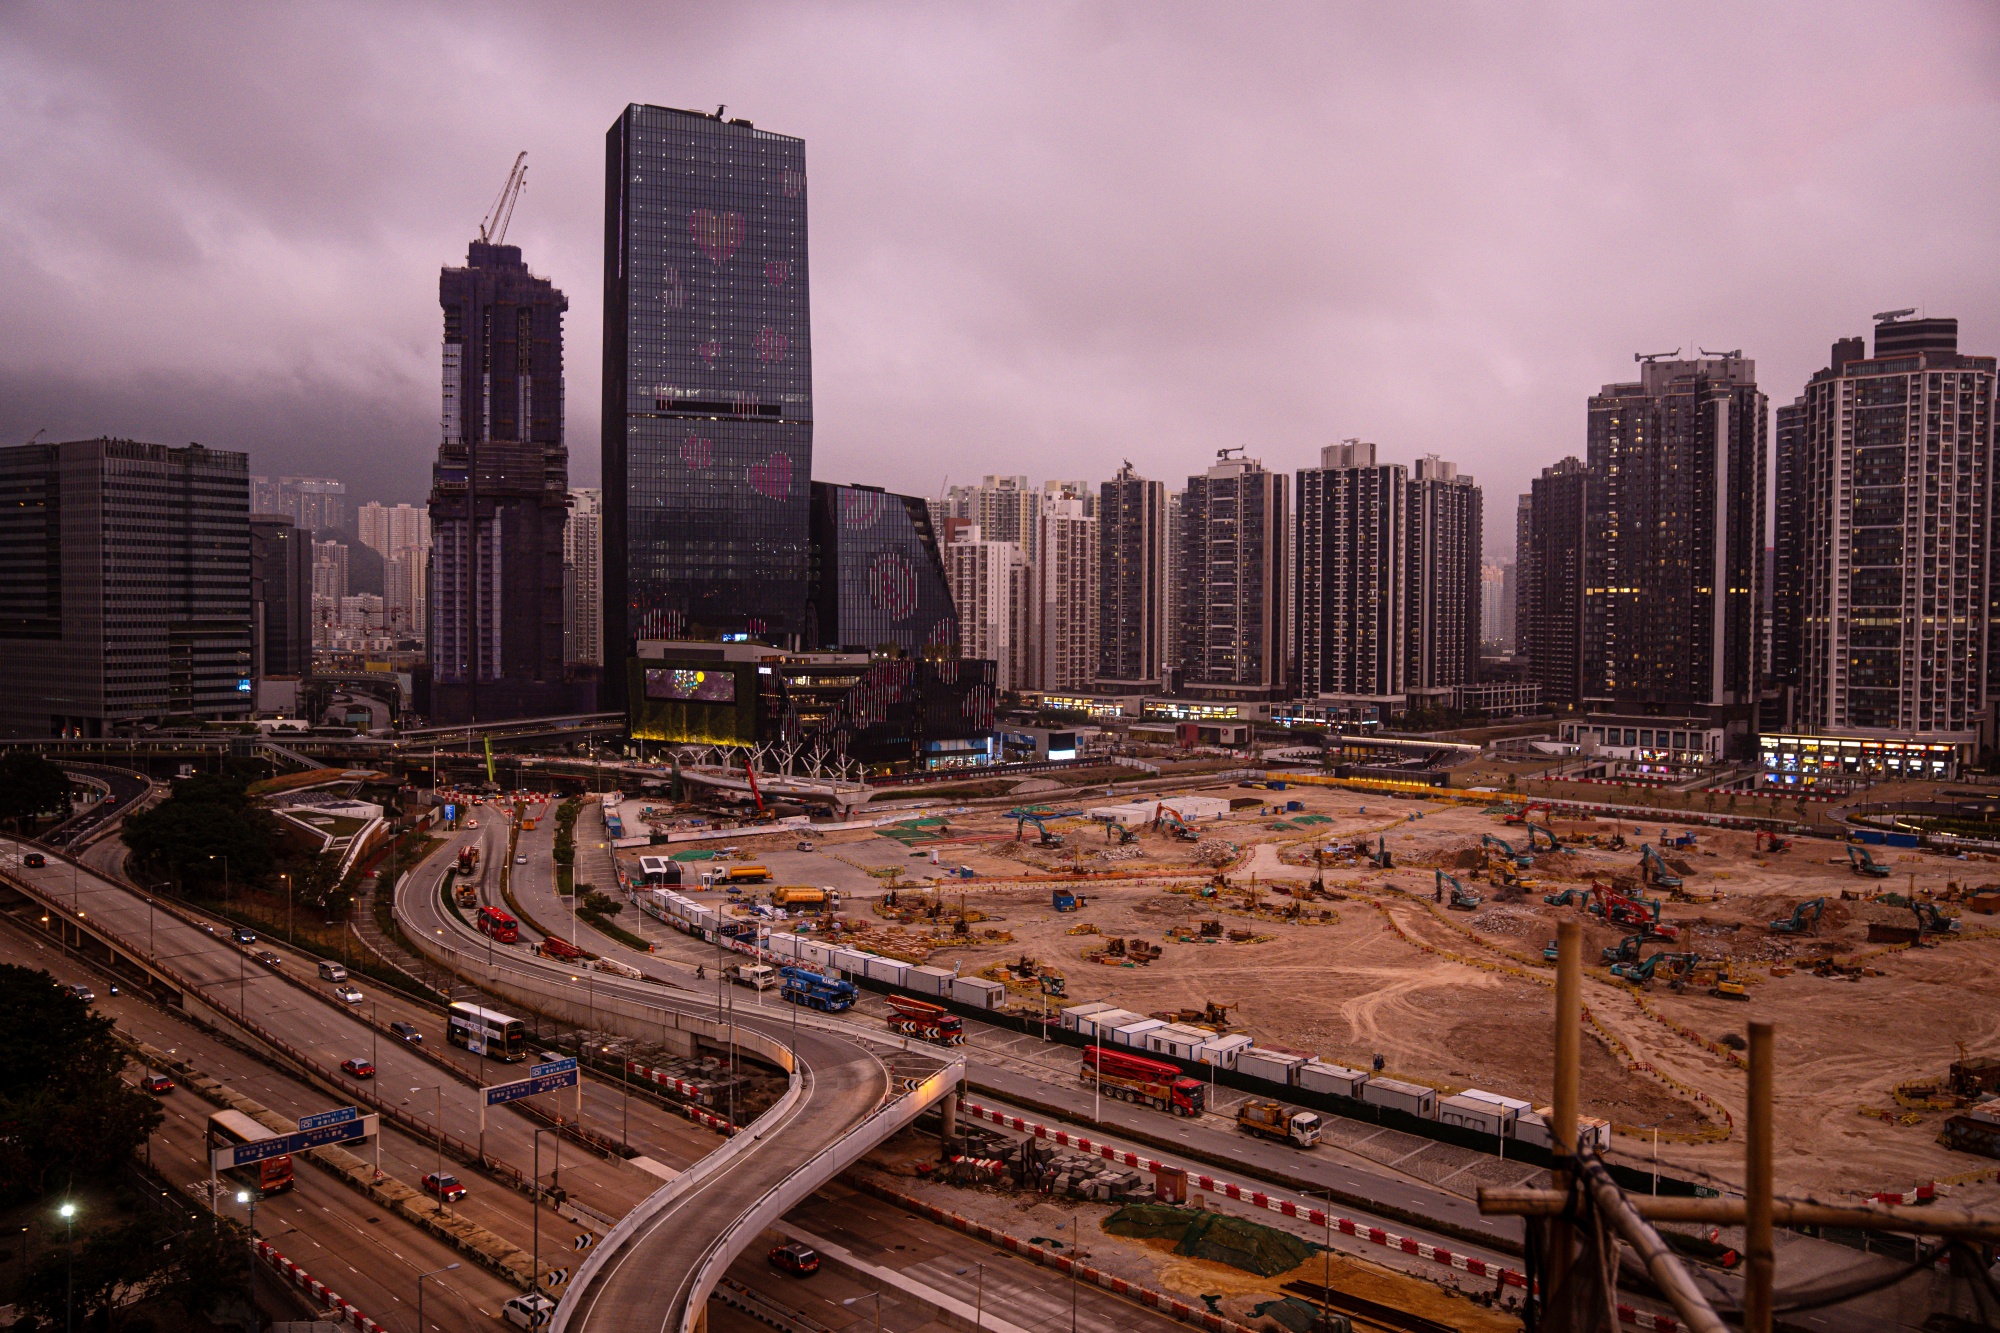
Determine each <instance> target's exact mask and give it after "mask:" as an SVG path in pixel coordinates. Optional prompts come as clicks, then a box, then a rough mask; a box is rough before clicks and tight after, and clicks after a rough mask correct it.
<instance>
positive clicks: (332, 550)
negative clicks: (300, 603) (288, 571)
mask: <svg viewBox="0 0 2000 1333" xmlns="http://www.w3.org/2000/svg"><path fill="white" fill-rule="evenodd" d="M312 553H313V563H312V578H313V593H312V595H313V596H314V597H324V598H325V599H326V600H327V601H330V602H337V601H339V600H340V599H341V598H343V597H345V596H347V543H346V542H339V541H331V540H329V541H323V542H317V541H316V542H314V543H313V544H312Z"/></svg>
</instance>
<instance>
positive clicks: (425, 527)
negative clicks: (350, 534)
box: [354, 500, 431, 560]
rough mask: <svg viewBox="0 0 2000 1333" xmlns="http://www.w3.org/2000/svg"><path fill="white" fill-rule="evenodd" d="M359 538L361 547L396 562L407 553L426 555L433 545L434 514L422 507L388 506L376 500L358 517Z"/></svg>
mask: <svg viewBox="0 0 2000 1333" xmlns="http://www.w3.org/2000/svg"><path fill="white" fill-rule="evenodd" d="M354 526H355V535H356V536H357V537H359V538H360V541H361V544H362V545H363V546H366V547H367V548H368V549H369V550H371V551H373V552H375V553H376V554H377V555H379V556H381V557H382V558H383V559H384V560H393V559H395V558H396V557H397V556H399V555H402V554H403V553H405V552H406V551H423V550H426V549H428V548H429V546H430V544H431V514H430V510H428V509H426V508H424V507H423V506H421V505H409V504H399V505H385V504H380V503H378V502H376V501H374V500H370V501H369V502H368V503H367V504H365V505H362V506H361V508H360V509H358V510H356V511H355V514H354Z"/></svg>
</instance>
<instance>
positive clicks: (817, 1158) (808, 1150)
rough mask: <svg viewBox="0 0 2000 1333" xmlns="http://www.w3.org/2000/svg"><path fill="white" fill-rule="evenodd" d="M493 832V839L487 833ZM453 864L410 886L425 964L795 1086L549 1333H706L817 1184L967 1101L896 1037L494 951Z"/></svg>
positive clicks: (643, 1220) (406, 909)
mask: <svg viewBox="0 0 2000 1333" xmlns="http://www.w3.org/2000/svg"><path fill="white" fill-rule="evenodd" d="M481 831H482V832H489V830H481ZM445 861H446V858H445V857H442V856H440V857H434V858H432V860H431V861H430V862H427V863H426V864H425V865H423V866H421V867H419V868H418V869H417V870H416V871H415V872H413V873H411V874H410V875H408V876H406V877H405V878H404V880H403V882H402V883H401V884H400V885H398V887H397V893H396V915H397V919H398V921H399V922H400V923H401V925H402V928H403V931H404V934H405V936H406V938H407V939H408V940H409V942H410V943H411V944H412V945H413V946H414V947H415V948H416V949H417V950H418V952H420V953H423V954H425V955H427V956H428V957H429V958H430V959H431V960H432V961H433V962H436V963H438V964H439V965H441V966H443V967H445V968H447V969H449V970H450V971H452V972H453V973H455V974H456V975H458V976H459V977H461V978H462V979H464V980H466V981H469V982H472V983H474V984H476V985H479V986H481V987H483V988H485V989H487V990H490V991H492V992H494V993H496V994H499V995H504V996H507V997H509V998H510V999H512V1000H514V1001H515V1002H517V1003H519V1004H522V1005H524V1006H527V1007H530V1008H533V1009H535V1010H537V1011H539V1012H542V1013H545V1014H548V1015H550V1016H552V1017H558V1018H561V1019H562V1020H564V1021H566V1022H571V1023H577V1024H584V1025H587V1026H589V1027H590V1028H592V1029H594V1030H597V1031H609V1032H623V1033H626V1034H628V1035H634V1036H644V1037H646V1038H647V1039H649V1040H657V1041H659V1042H660V1043H661V1044H662V1045H666V1046H668V1047H670V1048H677V1049H681V1050H683V1051H685V1052H687V1053H688V1054H693V1053H695V1051H696V1050H698V1049H700V1048H701V1047H702V1046H703V1045H708V1046H711V1047H722V1046H727V1045H734V1046H735V1047H736V1048H737V1049H739V1050H741V1051H744V1052H747V1053H749V1054H751V1055H754V1056H755V1057H757V1058H758V1059H761V1060H764V1061H766V1062H768V1063H770V1064H772V1065H775V1066H777V1067H778V1068H780V1069H783V1070H785V1071H787V1073H788V1075H789V1080H790V1085H789V1088H788V1090H787V1091H786V1093H785V1095H784V1096H783V1097H782V1098H781V1099H780V1100H779V1101H778V1103H777V1104H776V1105H774V1106H773V1107H772V1108H771V1109H770V1110H768V1111H766V1112H765V1113H764V1114H763V1115H762V1116H760V1117H758V1118H757V1120H755V1121H754V1122H752V1123H751V1124H750V1125H749V1126H748V1127H747V1128H746V1129H745V1130H744V1131H743V1132H741V1133H739V1134H738V1135H736V1136H735V1137H734V1138H732V1139H730V1140H729V1141H727V1142H726V1143H725V1144H723V1145H722V1146H721V1147H720V1148H718V1149H717V1150H716V1151H714V1152H712V1153H710V1154H709V1155H708V1156H707V1157H705V1158H703V1159H702V1160H701V1161H700V1162H698V1163H696V1164H695V1165H694V1166H693V1167H692V1168H690V1169H689V1170H688V1171H687V1172H685V1173H684V1174H682V1175H681V1176H680V1177H678V1178H677V1179H675V1180H674V1181H672V1182H671V1183H669V1184H667V1185H665V1186H663V1187H662V1188H661V1189H659V1190H658V1191H656V1192H655V1193H654V1194H653V1195H652V1196H651V1197H650V1198H648V1199H647V1200H645V1202H643V1203H641V1204H640V1205H639V1206H638V1207H637V1208H635V1209H634V1210H633V1211H632V1212H631V1213H629V1214H628V1215H627V1216H626V1217H625V1219H624V1220H623V1221H622V1222H620V1223H619V1225H618V1226H617V1227H616V1228H615V1229H614V1230H613V1231H612V1232H611V1234H610V1235H609V1236H607V1237H606V1238H605V1240H604V1242H603V1243H602V1244H600V1245H599V1246H598V1247H597V1248H596V1249H595V1250H594V1251H593V1252H592V1255H591V1258H590V1259H589V1260H588V1261H587V1262H586V1264H585V1265H584V1267H583V1269H582V1270H581V1271H579V1272H578V1273H577V1275H576V1276H575V1277H574V1278H573V1279H572V1280H571V1282H570V1284H569V1288H568V1291H567V1292H566V1294H565V1295H564V1297H563V1299H562V1302H561V1305H560V1306H559V1308H558V1310H557V1312H556V1318H555V1321H554V1324H553V1325H552V1329H553V1333H581V1330H584V1329H588V1330H589V1331H590V1333H660V1331H661V1330H663V1329H666V1330H679V1331H680V1333H694V1331H695V1330H697V1329H701V1328H704V1327H705V1325H706V1317H707V1316H706V1311H707V1302H708V1294H709V1292H710V1290H712V1289H713V1287H714V1285H715V1283H716V1281H717V1280H718V1279H719V1278H720V1277H721V1276H722V1273H723V1271H724V1270H725V1269H726V1268H727V1267H728V1266H729V1264H730V1262H731V1261H733V1260H734V1259H735V1258H736V1257H737V1256H738V1255H740V1254H741V1253H742V1252H743V1251H744V1250H745V1249H746V1248H747V1247H748V1246H749V1245H750V1244H751V1243H752V1242H754V1241H755V1240H756V1238H757V1236H758V1234H759V1233H760V1232H761V1231H762V1230H763V1229H764V1228H765V1227H766V1226H769V1225H771V1224H772V1223H774V1222H776V1221H777V1220H778V1219H779V1218H780V1217H782V1216H783V1215H784V1214H785V1213H786V1212H787V1211H789V1210H790V1209H791V1208H792V1207H793V1206H794V1205H796V1204H797V1203H799V1202H800V1201H802V1200H803V1199H804V1198H805V1197H806V1196H807V1195H809V1194H810V1193H811V1192H812V1191H813V1190H815V1189H817V1188H818V1187H819V1186H820V1185H822V1184H824V1183H826V1182H827V1181H828V1180H831V1179H833V1178H834V1177H835V1176H837V1175H838V1174H839V1173H840V1172H841V1171H843V1170H845V1169H846V1168H847V1167H848V1166H850V1165H852V1164H853V1163H854V1162H856V1161H858V1160H859V1159H860V1158H861V1157H862V1156H863V1155H864V1154H866V1153H867V1152H868V1151H869V1150H870V1149H872V1148H874V1147H875V1146H876V1145H877V1144H879V1143H881V1142H882V1141H884V1140H885V1139H887V1138H889V1137H890V1136H891V1135H893V1134H895V1133H896V1132H897V1131H899V1130H900V1129H902V1128H903V1127H904V1126H906V1125H908V1124H909V1123H910V1122H911V1121H912V1120H914V1119H915V1118H916V1117H917V1115H918V1114H919V1113H921V1112H922V1111H923V1110H924V1109H925V1108H927V1107H928V1106H930V1105H932V1104H933V1103H935V1102H938V1101H941V1100H944V1099H945V1098H947V1097H955V1095H956V1091H957V1088H958V1086H959V1084H960V1082H961V1080H962V1077H963V1070H964V1066H963V1063H962V1062H959V1061H950V1062H947V1060H946V1058H945V1056H944V1053H943V1052H941V1051H939V1050H938V1049H937V1048H935V1047H928V1046H923V1045H922V1044H921V1043H916V1042H905V1041H903V1040H901V1039H898V1038H895V1037H893V1036H891V1035H890V1034H888V1033H884V1034H882V1040H880V1041H879V1042H877V1041H874V1040H869V1041H863V1040H860V1039H858V1038H857V1037H855V1036H853V1035H850V1034H849V1033H848V1032H847V1031H846V1030H845V1025H842V1024H839V1023H834V1022H828V1021H826V1020H823V1019H820V1018H818V1017H817V1016H815V1015H811V1014H801V1013H799V1012H797V1011H789V1012H786V1013H783V1014H778V1013H772V1012H769V1011H765V1012H761V1013H760V1012H757V1011H754V1010H744V1011H730V1010H726V1009H724V1010H720V1011H719V1010H718V1006H717V1004H716V1002H715V1000H713V999H710V998H704V997H699V996H696V995H694V994H692V993H691V992H688V991H685V990H681V989H679V988H678V987H677V986H674V985H673V984H672V983H671V981H670V980H669V978H668V973H667V969H665V968H663V967H659V966H657V965H649V962H648V960H646V959H644V958H643V957H637V956H635V957H634V961H635V962H637V964H638V966H639V967H640V969H641V971H642V972H645V973H647V976H646V978H645V979H643V980H637V981H634V980H631V979H629V978H623V977H619V976H616V975H613V974H610V973H601V972H581V971H578V970H577V969H576V968H575V967H574V966H573V965H571V964H565V963H559V962H555V961H552V960H549V959H545V958H542V957H540V956H538V955H535V954H532V953H529V952H527V951H526V949H524V948H520V947H509V946H504V945H503V946H498V947H495V946H494V945H493V944H492V942H491V941H490V940H489V939H487V938H486V937H485V936H483V935H480V934H479V933H478V932H476V931H474V930H473V929H472V928H471V927H469V926H468V925H466V923H465V922H464V921H462V920H461V919H460V918H459V917H458V915H457V914H456V913H455V912H453V911H451V910H449V909H448V908H447V907H446V906H445V905H444V901H443V897H442V892H441V881H442V877H443V873H444V866H445Z"/></svg>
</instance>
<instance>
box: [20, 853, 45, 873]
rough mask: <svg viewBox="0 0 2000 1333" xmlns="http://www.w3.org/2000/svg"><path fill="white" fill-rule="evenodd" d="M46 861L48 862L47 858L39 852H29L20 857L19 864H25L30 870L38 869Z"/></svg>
mask: <svg viewBox="0 0 2000 1333" xmlns="http://www.w3.org/2000/svg"><path fill="white" fill-rule="evenodd" d="M48 863H49V858H48V857H46V856H43V855H42V854H41V853H40V852H29V853H28V854H27V855H26V856H24V857H22V858H21V864H22V865H24V866H26V867H27V868H28V869H30V870H40V869H41V868H42V867H44V866H46V865H47V864H48Z"/></svg>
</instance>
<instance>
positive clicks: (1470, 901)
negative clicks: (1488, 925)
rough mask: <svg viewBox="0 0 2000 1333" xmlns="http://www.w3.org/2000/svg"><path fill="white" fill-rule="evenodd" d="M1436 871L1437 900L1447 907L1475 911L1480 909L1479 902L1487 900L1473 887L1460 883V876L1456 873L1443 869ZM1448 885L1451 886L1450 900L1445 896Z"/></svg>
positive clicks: (1462, 910) (1456, 910)
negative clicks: (1452, 873)
mask: <svg viewBox="0 0 2000 1333" xmlns="http://www.w3.org/2000/svg"><path fill="white" fill-rule="evenodd" d="M1436 873H1437V899H1436V900H1437V901H1438V902H1441V903H1444V905H1445V906H1446V907H1449V908H1451V909H1452V910H1453V911H1455V912H1473V911H1477V910H1478V909H1479V904H1480V903H1481V902H1483V901H1485V900H1484V899H1482V898H1481V897H1480V896H1479V895H1478V894H1476V893H1474V892H1473V891H1472V890H1471V889H1468V888H1466V887H1465V886H1464V885H1463V884H1460V883H1459V882H1458V877H1457V876H1456V875H1447V874H1445V872H1444V871H1442V870H1440V871H1437V872H1436ZM1446 885H1450V886H1451V899H1450V901H1448V902H1447V901H1446V900H1445V896H1444V891H1445V886H1446Z"/></svg>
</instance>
